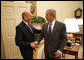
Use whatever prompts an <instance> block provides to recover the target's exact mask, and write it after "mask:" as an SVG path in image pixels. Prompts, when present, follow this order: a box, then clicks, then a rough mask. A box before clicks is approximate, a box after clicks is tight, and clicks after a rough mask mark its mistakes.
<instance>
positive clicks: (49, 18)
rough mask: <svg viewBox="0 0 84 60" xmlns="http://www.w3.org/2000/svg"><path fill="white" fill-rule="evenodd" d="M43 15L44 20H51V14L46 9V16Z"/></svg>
mask: <svg viewBox="0 0 84 60" xmlns="http://www.w3.org/2000/svg"><path fill="white" fill-rule="evenodd" d="M45 17H46V20H47V21H48V22H52V19H53V16H52V15H50V12H49V11H46V16H45Z"/></svg>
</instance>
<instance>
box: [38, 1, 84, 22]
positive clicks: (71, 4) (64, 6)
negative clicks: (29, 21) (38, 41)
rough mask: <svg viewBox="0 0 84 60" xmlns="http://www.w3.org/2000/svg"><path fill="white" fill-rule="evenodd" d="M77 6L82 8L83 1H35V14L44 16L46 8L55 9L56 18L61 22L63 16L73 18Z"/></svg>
mask: <svg viewBox="0 0 84 60" xmlns="http://www.w3.org/2000/svg"><path fill="white" fill-rule="evenodd" d="M79 7H80V8H81V9H83V1H37V16H42V17H45V13H46V10H47V9H55V10H56V19H57V20H59V21H61V22H63V21H64V19H65V18H74V11H75V10H76V9H77V8H79ZM82 17H83V15H82ZM82 17H81V18H82Z"/></svg>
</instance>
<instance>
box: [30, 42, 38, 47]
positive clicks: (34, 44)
mask: <svg viewBox="0 0 84 60" xmlns="http://www.w3.org/2000/svg"><path fill="white" fill-rule="evenodd" d="M30 45H31V47H32V48H37V47H38V45H37V43H36V42H31V44H30Z"/></svg>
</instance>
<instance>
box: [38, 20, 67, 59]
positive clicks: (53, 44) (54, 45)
mask: <svg viewBox="0 0 84 60" xmlns="http://www.w3.org/2000/svg"><path fill="white" fill-rule="evenodd" d="M48 24H49V23H44V24H43V27H42V32H41V35H40V37H39V38H38V39H37V41H38V42H40V41H41V40H42V38H43V37H44V39H45V42H44V51H45V56H48V57H49V58H55V54H54V53H55V52H56V51H57V50H60V51H61V52H62V51H63V49H64V47H65V45H66V43H67V34H66V26H65V24H63V23H61V22H58V21H56V22H55V25H54V28H53V31H52V35H51V38H49V37H48V31H47V29H48Z"/></svg>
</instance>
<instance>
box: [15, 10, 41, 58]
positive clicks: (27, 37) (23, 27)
mask: <svg viewBox="0 0 84 60" xmlns="http://www.w3.org/2000/svg"><path fill="white" fill-rule="evenodd" d="M22 18H23V21H22V22H21V23H20V24H19V25H18V26H17V27H16V37H15V42H16V45H17V46H19V48H20V51H21V55H22V57H23V58H24V59H32V58H33V49H34V48H36V43H35V42H34V41H35V36H34V33H40V32H41V30H37V29H35V28H34V27H33V26H32V25H31V20H32V14H31V13H30V12H28V11H24V12H23V13H22Z"/></svg>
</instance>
